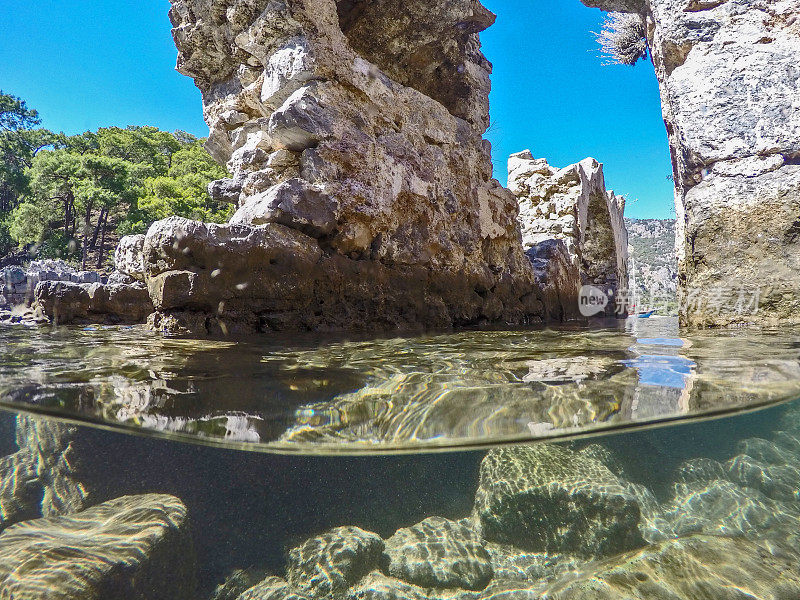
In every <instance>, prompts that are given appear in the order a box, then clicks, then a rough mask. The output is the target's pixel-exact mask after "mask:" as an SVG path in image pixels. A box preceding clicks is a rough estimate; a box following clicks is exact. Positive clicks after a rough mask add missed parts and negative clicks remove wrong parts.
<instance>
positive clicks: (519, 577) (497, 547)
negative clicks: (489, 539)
mask: <svg viewBox="0 0 800 600" xmlns="http://www.w3.org/2000/svg"><path fill="white" fill-rule="evenodd" d="M486 549H487V550H488V552H489V555H490V556H491V558H492V568H493V569H494V579H495V581H498V582H499V581H520V582H529V583H539V582H545V581H554V580H556V579H558V578H559V577H561V576H562V575H564V574H565V573H567V572H569V571H574V570H576V569H577V568H578V567H579V566H580V565H582V564H583V563H584V562H585V561H583V560H580V559H577V558H574V557H571V556H567V555H562V554H548V553H544V552H526V551H525V550H520V549H519V548H515V547H514V546H510V545H507V544H493V543H488V544H486Z"/></svg>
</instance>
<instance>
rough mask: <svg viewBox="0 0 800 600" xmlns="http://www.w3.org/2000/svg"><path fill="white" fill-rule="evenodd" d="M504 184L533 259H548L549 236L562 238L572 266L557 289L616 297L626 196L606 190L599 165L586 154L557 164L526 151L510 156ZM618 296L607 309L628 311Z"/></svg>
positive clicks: (622, 266)
mask: <svg viewBox="0 0 800 600" xmlns="http://www.w3.org/2000/svg"><path fill="white" fill-rule="evenodd" d="M508 187H509V189H510V190H511V191H512V192H513V193H514V195H515V196H516V197H517V199H518V201H519V205H520V213H519V222H520V225H521V227H522V242H523V245H524V247H525V249H526V251H527V253H528V256H529V257H530V258H531V259H532V260H534V261H536V259H537V258H545V259H548V258H549V257H550V256H551V254H552V248H551V244H552V240H563V243H564V244H565V246H566V250H567V253H568V255H569V257H570V259H571V263H572V265H573V267H574V268H573V269H572V270H571V271H566V270H565V269H561V270H560V273H565V272H567V273H569V275H567V276H566V277H565V276H559V277H558V278H557V279H558V280H559V284H558V287H559V289H562V288H564V287H567V288H569V289H571V288H576V291H575V296H576V297H577V288H579V287H580V286H582V285H594V286H597V287H598V288H600V289H602V290H605V291H606V292H608V291H609V290H610V291H611V292H612V295H613V297H614V298H615V299H616V298H617V297H618V293H619V292H624V291H625V290H627V287H628V235H627V232H626V230H625V223H624V221H623V212H624V211H625V199H624V198H623V197H621V196H616V195H615V194H614V192H607V191H606V184H605V179H604V178H603V165H601V164H600V163H598V162H597V161H596V160H594V159H593V158H587V159H584V160H582V161H581V162H579V163H576V164H574V165H569V166H568V167H564V168H563V169H558V168H555V167H552V166H550V165H549V164H547V161H546V160H545V159H535V158H534V157H533V155H532V154H531V152H530V151H529V150H525V151H524V152H520V153H518V154H513V155H511V158H509V160H508ZM543 253H544V255H543ZM542 255H543V256H542ZM550 260H552V259H550ZM546 262H547V261H546ZM576 273H577V275H578V277H577V279H576V280H574V281H572V282H571V283H569V284H567V282H568V281H570V280H571V279H572V278H574V277H575V274H576ZM545 279H546V280H552V279H553V278H545ZM619 297H621V298H623V301H622V302H610V303H609V304H608V305H607V306H606V311H605V314H607V315H609V316H610V315H613V314H615V313H619V314H627V313H626V311H625V309H626V305H625V302H624V296H622V295H620V296H619Z"/></svg>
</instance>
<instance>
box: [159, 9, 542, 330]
mask: <svg viewBox="0 0 800 600" xmlns="http://www.w3.org/2000/svg"><path fill="white" fill-rule="evenodd" d="M170 15H171V19H172V22H173V25H174V30H173V35H174V38H175V42H176V45H177V47H178V50H179V58H178V68H179V70H180V71H181V72H182V73H184V74H186V75H189V76H191V77H193V78H194V79H195V82H196V84H197V86H198V87H199V88H200V90H201V91H202V93H203V102H204V112H205V118H206V121H207V122H208V124H209V126H210V129H211V133H210V138H209V149H210V151H211V152H212V154H213V155H214V156H215V158H217V160H219V161H220V162H223V163H227V165H228V167H229V169H230V171H231V173H232V174H233V177H232V178H231V179H227V180H222V181H218V182H215V183H213V184H212V185H211V186H210V193H212V194H214V195H215V196H217V197H220V198H224V199H226V200H228V201H230V202H233V203H234V204H235V205H236V207H237V211H236V214H235V216H234V217H233V218H232V220H231V222H230V224H227V225H204V224H201V223H193V222H189V221H185V220H179V219H169V220H167V221H164V222H160V223H157V224H156V225H154V226H153V228H151V230H150V232H149V233H148V235H147V239H146V240H145V243H144V257H145V273H146V279H147V283H148V287H149V289H150V293H151V296H152V298H153V301H154V304H155V308H156V314H155V315H154V318H153V319H152V320H151V322H152V324H153V325H154V326H156V327H160V328H162V329H167V330H174V329H187V330H192V331H196V330H198V329H199V330H206V331H217V330H220V329H223V330H224V329H227V328H236V329H244V330H252V329H256V330H268V329H298V328H311V329H342V328H348V329H353V328H373V329H374V328H379V327H390V328H396V327H415V326H434V327H435V326H450V325H453V324H470V323H477V322H480V321H482V320H485V321H505V322H515V323H519V322H524V321H526V320H540V319H542V317H543V314H544V311H543V306H542V303H541V299H540V294H539V293H538V286H537V285H536V283H535V280H534V273H533V269H532V268H531V265H530V262H529V261H528V259H527V258H526V257H525V255H524V253H523V250H522V246H521V243H520V232H519V227H518V225H517V220H516V217H517V212H518V209H517V204H516V201H515V198H514V196H513V195H512V194H511V193H510V192H508V190H505V189H504V188H503V187H501V186H500V185H499V184H498V183H497V181H495V180H494V179H492V166H491V159H490V148H489V146H488V143H487V142H486V141H485V140H483V133H484V132H485V130H486V127H487V125H488V120H489V114H488V93H489V87H490V82H489V73H490V71H491V65H490V64H489V63H488V61H487V60H486V59H485V57H484V56H483V55H482V54H481V52H480V43H479V39H478V35H477V34H478V32H480V31H481V30H483V29H485V28H486V27H488V26H489V25H490V24H491V23H492V22H493V20H494V15H492V14H491V13H490V12H489V11H487V10H486V9H485V8H483V7H482V6H481V5H480V3H479V2H478V1H477V0H457V1H456V2H438V3H433V4H431V3H429V2H425V3H424V4H423V3H420V4H419V6H418V7H414V6H409V5H408V3H404V4H397V3H392V2H385V1H380V0H379V1H377V2H367V1H358V0H355V1H354V0H343V1H341V2H335V1H334V0H287V1H284V2H276V1H274V0H273V1H268V0H249V1H243V0H237V1H234V2H231V1H225V0H211V1H210V2H199V1H196V0H172V9H171V12H170Z"/></svg>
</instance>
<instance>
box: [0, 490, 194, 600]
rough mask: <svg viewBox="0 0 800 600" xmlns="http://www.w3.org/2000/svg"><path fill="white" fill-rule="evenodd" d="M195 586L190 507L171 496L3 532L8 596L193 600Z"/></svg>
mask: <svg viewBox="0 0 800 600" xmlns="http://www.w3.org/2000/svg"><path fill="white" fill-rule="evenodd" d="M194 587H195V582H194V559H193V550H192V544H191V538H190V536H189V532H188V522H187V518H186V507H185V506H184V505H183V504H182V503H181V501H180V500H178V499H177V498H175V497H173V496H164V495H156V494H151V495H144V496H125V497H122V498H117V499H116V500H110V501H108V502H105V503H103V504H100V505H98V506H95V507H92V508H90V509H87V510H85V511H83V512H80V513H77V514H74V515H70V516H62V517H49V518H42V519H35V520H33V521H27V522H25V523H20V524H17V525H14V526H12V527H10V528H8V529H6V530H5V531H4V532H3V533H2V534H1V535H0V589H2V590H3V597H4V598H14V599H19V600H23V599H31V600H33V599H34V598H52V599H53V600H62V599H63V600H67V599H69V598H85V599H86V600H103V599H105V598H119V599H120V600H134V599H137V598H153V599H163V600H167V599H169V600H180V599H186V600H190V599H192V600H193V599H194V598H195V595H194Z"/></svg>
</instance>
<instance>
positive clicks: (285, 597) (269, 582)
mask: <svg viewBox="0 0 800 600" xmlns="http://www.w3.org/2000/svg"><path fill="white" fill-rule="evenodd" d="M236 600H307V597H306V596H303V595H302V594H298V593H297V592H296V591H295V590H293V589H292V588H291V587H290V586H289V584H288V583H287V582H286V580H285V579H281V578H280V577H275V576H270V577H267V578H266V579H264V580H263V581H260V582H258V583H257V584H256V585H254V586H253V587H251V588H249V589H247V590H245V591H244V592H242V594H241V595H239V596H237V597H236Z"/></svg>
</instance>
